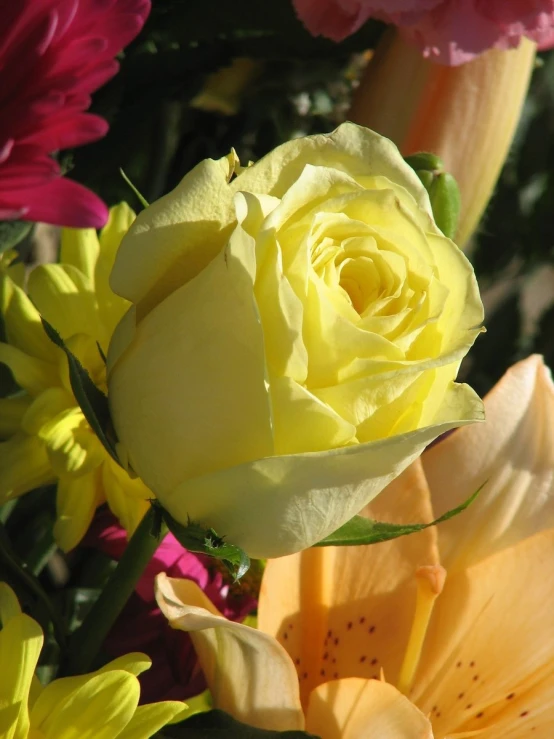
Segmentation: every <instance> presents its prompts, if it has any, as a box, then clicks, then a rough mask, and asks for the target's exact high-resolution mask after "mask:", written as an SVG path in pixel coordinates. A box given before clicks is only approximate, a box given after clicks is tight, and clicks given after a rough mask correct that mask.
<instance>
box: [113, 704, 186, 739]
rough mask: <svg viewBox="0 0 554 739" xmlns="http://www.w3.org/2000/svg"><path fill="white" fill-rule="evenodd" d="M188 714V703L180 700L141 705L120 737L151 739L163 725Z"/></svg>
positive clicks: (122, 738)
mask: <svg viewBox="0 0 554 739" xmlns="http://www.w3.org/2000/svg"><path fill="white" fill-rule="evenodd" d="M186 714H187V705H186V703H180V702H179V701H162V702H160V703H150V704H149V705H147V706H139V707H138V708H137V710H136V711H135V715H134V716H133V718H132V719H131V721H130V722H129V723H128V724H127V726H126V727H125V728H124V729H123V731H122V732H121V733H120V734H118V739H149V737H151V736H154V735H155V734H156V732H157V731H159V730H160V729H161V728H162V727H163V726H165V725H166V724H169V723H174V722H176V721H179V720H180V719H181V718H184V717H185V715H186Z"/></svg>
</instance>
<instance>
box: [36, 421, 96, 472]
mask: <svg viewBox="0 0 554 739" xmlns="http://www.w3.org/2000/svg"><path fill="white" fill-rule="evenodd" d="M39 437H40V439H41V440H42V441H43V442H44V444H45V446H46V450H47V452H48V457H49V459H50V464H51V465H52V469H53V470H54V472H55V473H56V474H57V475H58V476H64V475H82V474H84V473H85V472H90V471H91V470H93V469H94V468H95V467H97V466H98V465H99V464H100V463H101V462H102V461H103V460H104V458H105V456H106V452H105V451H104V447H103V446H102V445H101V443H100V441H99V440H98V437H97V436H96V435H95V433H94V432H93V431H92V429H91V428H90V426H89V425H88V424H87V422H86V421H85V418H84V416H83V413H82V411H81V409H80V408H70V409H68V410H67V411H62V412H61V413H59V414H58V415H57V416H56V417H55V418H53V419H52V420H50V421H48V422H47V423H45V424H44V426H42V428H41V429H40V431H39Z"/></svg>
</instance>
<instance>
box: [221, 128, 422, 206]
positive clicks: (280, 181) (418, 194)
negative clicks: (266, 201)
mask: <svg viewBox="0 0 554 739" xmlns="http://www.w3.org/2000/svg"><path fill="white" fill-rule="evenodd" d="M308 163H309V164H310V165H313V166H318V165H320V166H323V167H327V168H330V169H338V170H340V171H342V172H346V173H347V174H348V175H350V176H351V177H354V178H363V177H368V176H372V177H376V176H382V177H386V178H388V179H389V180H391V182H395V183H396V184H397V185H399V186H401V187H404V188H405V189H406V190H407V191H408V192H409V193H410V194H411V195H412V197H413V198H414V199H415V200H416V202H417V203H418V205H419V206H420V207H421V208H423V209H424V210H426V211H427V212H428V213H430V212H431V210H430V205H429V199H428V196H427V193H426V191H425V188H424V187H423V186H422V184H421V182H420V181H419V178H418V177H417V175H416V174H415V173H414V172H413V170H410V168H409V167H406V166H405V163H404V162H403V160H402V157H401V156H400V154H399V152H398V149H397V148H396V146H395V145H394V144H393V143H392V142H391V141H388V140H387V139H385V138H382V137H381V136H379V135H377V134H376V133H374V132H373V131H370V130H369V129H367V128H363V127H362V126H356V125H355V124H354V123H343V124H342V125H341V126H339V127H338V128H337V129H336V130H335V131H334V132H333V133H331V134H323V135H321V134H318V135H316V136H307V137H305V138H300V139H293V140H292V141H288V142H286V143H285V144H282V145H281V146H278V147H277V148H276V149H274V150H273V151H271V152H270V153H269V154H267V155H266V156H265V157H263V158H262V159H260V161H258V162H256V164H254V165H253V166H252V167H248V168H247V169H244V170H242V172H241V173H240V175H239V176H238V177H236V178H235V179H234V180H233V181H232V182H231V184H230V189H231V190H233V191H234V192H240V191H246V192H263V193H268V194H269V195H274V196H277V197H282V196H283V195H284V193H285V192H286V191H287V190H288V189H289V188H290V187H291V185H292V184H293V183H294V182H295V181H296V180H297V179H298V178H299V176H300V174H301V173H302V171H303V169H304V167H305V166H306V164H308Z"/></svg>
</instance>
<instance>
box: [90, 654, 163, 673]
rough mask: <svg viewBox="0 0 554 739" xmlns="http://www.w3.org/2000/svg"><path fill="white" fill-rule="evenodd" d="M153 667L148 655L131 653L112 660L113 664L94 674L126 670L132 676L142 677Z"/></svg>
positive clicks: (110, 663)
mask: <svg viewBox="0 0 554 739" xmlns="http://www.w3.org/2000/svg"><path fill="white" fill-rule="evenodd" d="M151 666H152V660H151V659H150V657H149V656H148V655H147V654H143V653H142V652H129V653H127V654H123V655H122V656H121V657H117V658H116V659H112V660H111V662H107V663H106V664H105V665H104V666H103V667H101V668H100V669H99V670H97V672H95V673H94V674H95V675H96V674H98V675H103V674H104V673H106V672H109V671H110V670H125V672H128V673H129V674H130V675H135V676H137V675H141V674H142V673H143V672H145V671H146V670H149V669H150V667H151Z"/></svg>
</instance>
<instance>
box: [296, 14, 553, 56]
mask: <svg viewBox="0 0 554 739" xmlns="http://www.w3.org/2000/svg"><path fill="white" fill-rule="evenodd" d="M293 2H294V6H295V8H296V12H297V13H298V16H299V18H300V20H302V22H303V23H304V24H305V25H306V27H307V29H308V31H310V33H312V34H314V35H322V36H327V37H328V38H330V39H333V40H334V41H341V40H342V39H344V38H346V36H350V34H352V33H354V32H355V31H357V30H358V29H359V28H360V26H362V25H363V24H364V23H365V22H366V21H367V20H368V19H369V18H376V19H378V20H382V21H385V22H386V23H393V24H394V25H396V26H399V28H400V29H401V32H402V33H403V34H404V35H405V36H406V37H407V38H409V39H410V40H412V41H413V42H415V43H416V44H417V45H418V46H420V47H421V49H422V51H423V54H424V56H427V57H430V58H432V59H434V60H435V61H437V62H440V63H441V64H450V65H457V64H462V63H463V62H467V61H470V60H471V59H473V58H474V57H476V56H478V55H479V54H482V53H483V52H484V51H486V50H487V49H491V48H496V49H510V48H513V47H515V46H517V45H518V44H519V42H520V40H521V38H522V37H523V36H526V37H527V38H530V39H532V40H533V41H536V42H537V43H538V44H539V47H540V48H543V49H544V48H550V47H551V46H553V45H554V0H293Z"/></svg>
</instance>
